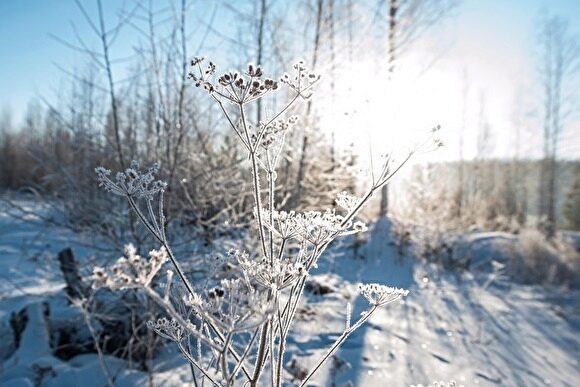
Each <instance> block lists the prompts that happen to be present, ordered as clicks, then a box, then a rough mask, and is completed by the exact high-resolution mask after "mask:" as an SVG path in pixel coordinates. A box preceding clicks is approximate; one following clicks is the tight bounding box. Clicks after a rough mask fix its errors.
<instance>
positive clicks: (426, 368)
mask: <svg viewBox="0 0 580 387" xmlns="http://www.w3.org/2000/svg"><path fill="white" fill-rule="evenodd" d="M24 204H25V205H29V206H31V207H32V208H34V206H35V204H34V203H28V204H27V203H24ZM7 211H8V210H7V209H6V208H1V207H0V361H1V365H0V386H34V385H39V386H63V387H66V386H104V385H106V383H107V380H106V377H105V376H104V373H103V371H102V369H103V367H107V368H108V369H109V372H110V373H111V374H113V375H115V376H116V379H115V385H122V386H130V385H143V384H147V383H148V381H149V377H150V375H147V374H145V373H144V372H141V371H136V370H131V369H128V367H127V364H126V363H125V362H124V361H122V360H119V359H115V358H112V357H109V356H105V357H104V358H103V359H101V361H100V360H99V357H98V356H97V355H96V354H84V355H80V356H76V357H74V358H72V359H71V360H69V361H66V362H65V361H62V360H60V359H57V358H56V357H54V356H53V353H52V350H51V348H50V346H49V345H48V338H47V332H46V326H45V324H44V320H45V319H46V316H45V313H46V311H45V308H44V306H43V305H45V304H43V302H45V303H46V304H47V305H48V306H49V309H50V313H51V314H55V313H56V314H58V313H61V314H64V315H66V314H67V313H68V312H67V309H70V307H69V306H67V303H66V300H65V299H64V298H63V296H62V293H63V292H62V288H63V287H64V283H63V279H62V276H61V273H60V270H59V268H58V267H59V266H58V262H57V261H56V253H57V252H58V251H59V250H61V249H62V248H65V247H69V246H70V247H72V248H73V249H74V251H75V255H76V256H77V257H78V259H79V261H80V262H81V263H82V265H89V264H90V261H91V260H92V258H93V255H94V254H95V252H94V251H92V250H91V249H90V248H88V247H86V246H87V245H88V244H90V243H88V242H92V241H91V239H90V236H86V235H85V236H80V235H76V234H74V233H71V232H69V231H67V230H63V229H59V228H55V227H52V228H45V227H41V223H40V222H39V221H37V220H35V219H34V218H29V219H27V220H26V221H25V220H16V219H14V218H12V217H10V216H8V215H7V214H6V213H7ZM487 237H490V238H492V237H493V236H487ZM498 238H499V237H498ZM501 243H502V244H505V243H509V241H507V242H506V240H505V238H504V239H502V241H501ZM345 246H348V243H345V244H343V245H342V246H339V247H336V248H335V249H334V254H333V258H332V259H328V260H326V261H324V262H323V263H321V265H320V268H319V269H317V271H316V272H315V273H314V275H313V276H312V278H311V281H312V282H317V283H320V284H324V285H326V286H327V287H329V290H330V293H328V294H326V295H314V294H309V295H308V298H309V303H308V305H305V306H303V307H301V309H300V310H299V312H298V316H299V320H298V322H297V324H296V325H295V326H294V330H293V334H292V335H291V337H290V338H289V344H288V346H289V349H290V352H291V353H292V354H293V357H292V358H290V357H288V359H287V363H288V364H292V366H293V367H289V368H291V369H292V370H293V371H296V369H297V368H298V369H299V368H301V367H304V368H309V366H311V365H312V364H313V363H314V362H315V360H316V359H317V358H318V357H319V356H320V355H321V353H322V352H321V349H323V348H325V347H327V346H328V345H329V344H330V343H332V342H333V341H334V340H335V339H336V337H338V335H340V334H341V333H342V331H343V329H344V325H345V311H346V305H347V303H348V302H351V303H352V304H353V320H354V319H355V318H356V317H357V315H358V314H359V313H360V312H361V311H362V308H363V307H364V306H365V303H364V302H363V300H362V299H361V297H359V296H358V295H357V292H356V287H357V284H358V283H359V282H361V281H363V282H379V283H384V284H388V285H392V286H399V287H406V288H409V289H410V290H411V294H410V295H409V296H408V297H407V298H406V299H404V301H402V302H401V303H396V304H391V305H389V306H388V307H386V308H384V309H382V310H380V311H378V312H377V313H376V314H375V315H374V316H373V317H372V318H371V319H370V322H369V323H368V324H366V325H364V326H363V327H362V328H361V329H360V330H358V331H356V332H355V333H354V334H353V336H351V337H350V338H349V339H348V341H347V342H346V343H345V344H344V346H343V347H342V348H341V349H340V350H339V351H338V352H337V354H336V358H337V360H336V361H334V364H335V365H339V364H340V363H341V362H340V359H341V360H345V361H346V362H347V364H344V365H342V366H337V367H334V369H333V367H331V365H332V364H331V363H332V362H329V363H328V365H327V366H326V367H324V369H323V370H321V371H320V373H319V374H318V375H317V377H315V378H314V383H316V384H317V385H321V386H331V385H336V386H342V385H346V384H347V383H348V382H349V381H350V383H351V384H352V385H354V386H395V387H396V386H409V385H411V384H419V383H423V384H428V383H430V382H432V381H435V380H452V379H453V380H456V381H457V382H458V384H462V385H465V386H475V385H479V386H518V387H519V386H526V387H527V386H545V385H550V386H570V387H573V386H577V385H578V383H580V371H579V370H580V364H579V359H580V313H579V306H580V302H579V301H580V293H579V292H578V291H566V292H558V293H556V292H548V291H547V290H545V289H543V288H541V287H539V286H524V285H519V284H515V283H512V282H510V281H509V280H508V279H507V278H505V277H502V276H501V275H498V274H497V273H494V272H492V273H490V272H488V271H481V272H477V273H475V274H474V273H463V274H457V273H445V272H441V271H440V270H437V269H436V268H434V267H430V266H428V265H424V264H419V263H417V262H416V261H413V260H411V259H409V258H405V257H399V256H398V255H397V253H396V252H395V250H394V249H393V248H392V247H391V246H390V245H389V243H388V237H387V230H386V229H385V227H384V225H382V224H379V225H378V226H377V228H376V229H374V230H371V231H370V234H369V242H368V243H365V244H363V246H362V247H360V249H359V251H358V254H357V255H358V257H359V258H354V257H353V254H352V249H350V248H347V247H345ZM493 253H495V254H499V253H500V252H499V251H496V252H493ZM25 307H27V308H28V316H29V317H28V318H29V321H28V323H27V327H26V329H25V330H24V332H23V334H22V337H21V338H20V343H19V346H16V344H15V343H13V342H11V340H12V341H13V339H12V338H10V337H9V336H10V335H9V333H10V332H11V331H10V324H9V322H8V321H9V319H10V316H11V314H12V313H14V312H18V311H20V310H22V309H23V308H25ZM170 348H171V346H169V347H168V350H167V351H166V352H165V353H164V354H163V355H162V356H160V358H159V359H158V361H157V362H156V368H155V373H154V375H152V381H153V382H154V384H155V385H165V386H180V385H183V384H184V383H188V382H189V381H190V379H189V377H190V376H189V375H190V374H189V371H188V368H187V366H186V365H185V363H184V361H183V360H182V359H181V358H180V357H179V356H178V355H177V354H176V353H175V351H172V350H171V349H170ZM287 376H288V377H289V378H290V373H288V374H287ZM333 383H335V384H333Z"/></svg>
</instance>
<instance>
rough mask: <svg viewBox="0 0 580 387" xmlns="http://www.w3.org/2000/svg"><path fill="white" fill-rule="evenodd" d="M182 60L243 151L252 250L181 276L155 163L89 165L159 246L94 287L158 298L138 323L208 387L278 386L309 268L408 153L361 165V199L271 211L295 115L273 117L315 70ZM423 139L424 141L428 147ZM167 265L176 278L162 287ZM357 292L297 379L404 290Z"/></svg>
mask: <svg viewBox="0 0 580 387" xmlns="http://www.w3.org/2000/svg"><path fill="white" fill-rule="evenodd" d="M191 64H192V67H193V71H192V73H191V74H190V78H191V79H192V80H193V82H194V83H195V85H196V86H197V87H199V88H201V89H203V90H205V91H206V92H207V94H208V96H209V98H211V99H213V100H214V101H215V103H216V104H217V106H218V107H219V109H220V110H221V112H222V113H223V115H224V117H225V121H226V122H227V124H228V126H229V127H230V129H231V130H232V131H233V133H234V134H235V136H236V137H237V139H238V140H239V142H240V144H241V145H242V147H243V148H244V149H245V151H246V156H247V160H248V164H249V169H250V171H251V174H250V179H251V181H250V185H251V187H252V196H253V201H254V217H255V222H254V223H255V228H254V230H255V234H256V238H255V239H256V240H257V241H258V242H257V247H256V248H250V249H248V250H245V249H244V248H242V247H240V248H239V249H232V250H231V251H229V253H228V254H227V256H225V257H222V259H223V262H224V263H226V264H227V267H229V268H230V270H229V272H228V273H227V275H223V276H222V279H221V280H219V281H215V282H214V283H211V281H206V283H205V284H203V285H202V284H195V285H194V284H192V283H191V282H190V279H189V278H188V277H187V275H186V272H185V271H184V269H183V268H182V266H181V263H180V262H179V261H178V259H177V257H176V256H175V255H174V253H173V251H172V249H171V247H170V246H169V242H168V238H167V236H166V225H167V223H166V211H165V209H164V193H165V190H166V188H167V185H166V184H165V183H164V182H162V181H160V180H156V174H157V173H158V171H159V165H154V166H153V167H151V168H149V169H146V170H140V169H139V168H140V167H139V164H138V163H137V162H133V163H132V164H131V166H130V167H129V168H127V169H125V170H124V171H120V172H118V173H116V175H115V176H114V177H112V176H111V172H110V171H109V170H107V169H105V168H102V167H99V168H97V169H96V172H97V177H98V181H99V184H100V185H101V186H102V187H103V188H104V189H105V190H107V191H109V192H111V193H113V194H116V195H119V196H121V197H124V198H125V199H126V200H127V202H128V203H129V206H130V207H131V208H132V209H133V210H134V212H135V214H136V215H137V217H138V218H139V219H140V221H141V222H142V223H143V225H144V226H145V227H146V228H147V230H148V231H149V232H150V233H151V235H152V236H153V237H154V238H155V240H156V241H157V243H159V244H160V248H159V249H158V250H154V251H152V252H151V253H150V254H149V256H150V257H149V259H146V258H143V257H141V256H139V255H138V254H137V252H136V250H135V249H134V248H128V249H127V252H126V256H125V257H123V258H121V259H119V260H118V261H117V263H116V264H115V265H113V266H112V267H111V268H110V269H104V268H95V269H94V275H93V279H94V285H95V286H97V287H99V286H104V287H109V288H113V289H124V288H138V289H141V290H142V291H143V292H144V293H145V294H147V295H148V296H149V297H150V298H151V299H152V300H153V301H154V302H156V303H157V304H158V305H159V306H160V307H162V309H163V310H164V311H165V313H166V314H167V317H164V318H161V319H160V320H158V321H152V322H150V328H151V329H153V330H154V331H155V332H157V333H158V334H159V335H161V336H163V337H165V338H168V339H170V340H172V341H174V342H175V343H176V345H177V347H178V348H179V350H180V351H181V353H182V354H183V356H184V357H185V358H186V359H187V360H188V361H189V363H191V365H192V372H193V373H194V375H193V376H194V378H196V379H197V380H202V379H207V380H209V381H210V382H211V383H212V384H214V385H217V386H232V385H250V386H257V385H265V384H271V385H273V386H280V385H281V384H282V382H283V380H284V377H285V375H284V373H283V366H284V358H285V353H286V342H287V339H288V336H289V335H290V334H291V331H290V329H291V327H292V323H293V321H294V319H295V316H296V311H297V309H298V307H299V304H300V302H301V300H302V295H303V293H304V290H305V284H306V279H307V278H308V276H309V273H310V272H311V270H312V269H314V268H316V267H317V263H318V261H319V259H320V257H321V256H322V254H323V253H324V252H325V250H326V249H327V248H328V246H329V245H330V244H331V243H332V242H333V240H335V239H336V238H338V237H340V236H344V235H350V234H355V233H359V232H361V231H364V230H365V229H366V227H365V225H364V224H363V223H361V222H359V221H357V220H356V215H357V213H358V212H359V211H360V209H361V208H362V207H363V206H364V205H365V204H366V203H367V202H368V200H369V199H370V198H371V197H372V196H373V195H374V193H375V192H377V191H378V190H380V188H381V187H382V186H384V185H385V184H387V183H388V182H389V181H390V179H391V178H392V176H393V175H394V174H395V173H397V171H398V170H399V169H400V168H401V167H402V166H403V165H404V164H405V163H406V162H407V161H408V160H409V158H410V157H411V156H412V154H413V153H414V150H413V151H410V152H409V153H408V154H407V155H406V156H405V157H404V158H403V159H402V160H401V161H400V162H398V163H397V164H396V165H393V164H394V163H393V160H392V159H387V160H385V162H384V163H383V165H381V167H380V171H378V173H377V172H376V171H373V173H372V182H371V184H370V186H369V187H368V189H367V190H366V192H365V194H364V195H363V196H362V197H356V196H354V195H352V194H350V193H342V194H340V195H339V196H338V197H337V200H336V204H337V206H338V208H340V210H335V209H332V210H330V209H328V210H323V211H308V212H304V213H300V212H294V211H280V210H279V207H277V204H276V200H275V198H276V192H277V189H278V185H279V184H280V183H279V182H278V180H277V173H276V169H277V166H278V163H279V160H280V154H281V152H282V149H283V147H284V142H285V136H286V134H287V133H288V132H289V131H290V130H292V127H293V126H295V125H296V124H297V122H298V118H297V117H295V116H290V117H286V116H285V115H286V114H287V113H288V112H289V110H290V109H291V107H292V106H293V105H294V104H295V103H296V102H297V101H299V100H303V99H308V98H310V97H311V89H312V87H313V86H314V85H315V84H316V83H317V82H318V81H319V76H318V75H316V74H314V73H312V72H310V71H308V69H307V68H306V67H305V65H304V63H303V62H299V63H298V64H296V65H295V66H294V74H293V75H289V74H285V75H284V76H283V77H281V79H280V80H278V81H275V80H273V79H268V78H265V79H264V78H263V71H262V68H261V67H259V66H254V65H249V66H248V68H247V70H246V71H245V72H243V73H240V72H227V73H225V74H222V75H221V76H216V74H215V73H216V67H215V65H214V64H213V63H212V62H205V61H204V60H203V59H202V58H196V59H194V60H193V61H192V63H191ZM281 86H285V89H287V92H288V95H289V101H288V102H287V103H286V104H284V105H283V106H282V107H281V108H280V109H279V110H278V111H277V113H275V114H274V115H273V116H272V117H271V118H270V119H268V120H264V121H260V122H257V123H252V122H251V121H250V119H249V118H248V109H249V108H250V106H251V104H252V103H254V102H256V101H257V100H259V99H260V98H263V97H265V96H267V95H270V94H273V93H275V92H277V91H279V90H280V89H282V87H281ZM435 132H436V129H435V130H433V133H435ZM432 140H433V142H431V141H430V145H433V144H434V145H438V144H440V143H439V142H438V140H435V139H432ZM166 260H168V261H169V262H170V263H171V265H172V267H173V268H172V270H170V271H168V272H167V273H168V274H167V284H166V285H165V288H164V289H159V288H158V287H157V286H156V285H155V284H154V281H153V279H154V277H155V276H156V275H157V274H158V272H159V271H160V270H161V268H162V267H163V264H164V262H165V261H166ZM174 273H175V274H176V276H177V277H178V279H179V281H180V285H176V284H174V285H172V279H173V277H174ZM172 290H173V291H172ZM360 292H361V294H362V296H363V297H364V298H366V300H367V301H368V308H367V309H366V310H365V311H364V312H363V313H362V314H361V315H360V317H358V318H356V319H353V321H351V313H350V310H351V309H350V306H346V309H347V314H346V316H345V320H346V322H345V329H344V331H343V332H342V334H340V335H339V336H338V338H337V339H336V341H335V342H334V343H333V344H332V345H331V346H330V347H329V348H328V349H326V351H325V353H324V355H323V356H322V357H321V358H320V359H319V360H318V361H317V362H316V363H315V366H314V367H313V368H312V369H311V370H308V371H307V372H305V373H304V374H303V375H302V381H301V385H305V384H306V383H307V382H308V381H309V380H310V379H311V378H312V376H313V375H314V374H315V373H316V372H317V371H318V370H319V369H320V368H321V367H322V366H323V365H324V364H325V363H326V361H327V360H329V359H331V358H332V355H333V354H334V353H335V352H336V350H337V349H338V348H339V347H340V345H341V344H342V343H343V342H344V341H345V340H346V339H347V338H348V337H349V336H350V335H351V334H352V332H354V331H355V330H356V329H357V328H359V327H360V326H361V325H362V324H363V323H364V322H365V321H367V320H368V319H369V318H370V317H371V316H372V315H373V313H374V312H375V311H376V310H377V309H378V308H380V307H383V306H385V305H387V304H389V303H391V302H393V301H395V300H397V299H399V298H401V297H403V296H405V295H407V291H406V290H403V289H398V288H391V287H388V286H384V285H379V284H370V285H369V284H361V286H360ZM353 318H354V316H353ZM266 375H267V376H266Z"/></svg>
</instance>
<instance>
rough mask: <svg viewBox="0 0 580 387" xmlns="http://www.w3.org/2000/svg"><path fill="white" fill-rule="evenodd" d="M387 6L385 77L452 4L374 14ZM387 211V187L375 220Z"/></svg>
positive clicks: (445, 0) (408, 5) (414, 3)
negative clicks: (386, 67)
mask: <svg viewBox="0 0 580 387" xmlns="http://www.w3.org/2000/svg"><path fill="white" fill-rule="evenodd" d="M385 3H387V6H386V8H387V20H388V59H387V60H388V77H389V79H392V78H393V77H394V73H395V66H396V61H397V60H398V58H399V56H400V55H401V54H402V52H404V51H405V50H407V49H408V48H410V46H411V44H412V42H413V41H415V40H416V39H417V38H419V37H420V36H421V35H422V34H423V33H424V32H425V31H427V30H428V29H429V28H430V27H432V26H433V25H434V24H436V23H437V22H439V21H440V20H441V19H442V18H443V17H445V16H447V15H448V14H449V12H450V11H451V10H452V9H453V8H454V6H455V4H456V1H455V0H380V1H379V6H378V11H379V13H380V11H381V10H382V8H383V7H384V4H385ZM388 209H389V187H388V186H383V188H382V189H381V202H380V208H379V216H381V217H384V216H386V215H387V214H388Z"/></svg>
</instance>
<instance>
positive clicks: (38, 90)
mask: <svg viewBox="0 0 580 387" xmlns="http://www.w3.org/2000/svg"><path fill="white" fill-rule="evenodd" d="M278 1H279V0H278ZM82 3H83V4H85V5H86V8H87V10H88V12H90V13H92V14H93V15H95V14H96V6H95V2H94V1H82ZM123 4H131V2H126V1H121V0H108V1H107V0H104V1H103V5H104V9H105V15H106V20H108V21H112V20H115V18H116V12H117V9H118V8H119V7H120V6H121V5H123ZM214 4H216V2H214V1H210V0H198V1H197V2H195V3H194V8H193V9H192V12H193V13H195V15H196V16H194V17H197V15H200V14H206V15H207V14H208V13H210V12H211V10H212V9H213V7H214ZM222 4H223V3H222ZM230 4H235V1H231V2H230ZM217 7H218V12H225V9H223V5H221V6H220V5H218V6H217ZM220 7H221V8H220ZM542 9H546V10H550V11H551V12H552V13H556V14H561V15H563V16H566V17H567V18H568V19H569V22H570V26H571V27H572V28H573V29H576V31H575V32H576V33H578V32H579V31H578V28H579V25H580V23H579V22H580V1H574V0H552V1H542V0H511V1H510V0H465V1H463V2H462V4H461V6H460V8H459V9H458V11H457V16H456V17H454V18H453V19H452V20H451V21H450V22H448V23H446V24H445V26H443V27H441V28H437V29H435V30H433V32H432V36H431V39H433V40H441V41H445V42H447V44H448V48H447V49H446V52H445V53H444V56H443V58H442V61H443V63H444V65H446V66H447V69H448V71H449V69H451V70H450V71H456V72H461V69H462V68H468V69H469V73H470V78H471V82H472V83H473V87H474V88H476V89H477V88H480V89H481V88H483V89H485V90H486V91H485V92H486V97H487V99H488V100H489V101H490V102H489V105H490V106H489V109H490V114H493V113H494V112H495V110H497V109H500V110H501V106H502V105H506V104H507V103H508V101H509V100H510V99H511V98H512V97H513V95H512V94H513V85H511V84H513V83H514V82H513V81H514V80H517V79H518V77H522V76H523V75H524V74H527V75H533V74H532V73H533V65H531V63H530V59H531V58H532V56H531V54H532V53H533V47H534V39H535V36H534V29H533V27H534V21H535V20H537V19H538V17H539V15H540V12H541V10H542ZM111 23H112V22H111ZM73 25H74V27H75V28H76V30H77V31H78V34H79V35H81V36H84V37H89V38H88V39H87V42H88V43H89V45H91V46H92V47H95V46H96V45H97V44H98V42H97V41H96V40H95V39H94V37H93V36H92V35H91V31H90V29H89V27H88V25H87V24H86V23H85V22H84V20H83V16H82V14H81V12H80V11H79V9H78V8H77V6H76V5H75V3H74V1H72V0H19V1H15V0H0V59H1V60H0V108H1V107H6V106H7V107H9V108H10V109H11V110H12V112H13V117H14V121H19V120H20V118H21V117H22V115H23V112H24V111H25V110H26V106H27V104H28V101H30V99H31V98H33V97H35V96H38V95H41V96H44V97H46V98H47V99H49V100H52V99H53V98H55V95H56V94H58V89H59V86H60V85H62V84H63V80H66V76H65V75H64V74H63V73H62V71H61V70H59V69H58V67H57V66H56V64H58V65H60V66H62V67H63V68H65V69H67V70H68V71H74V69H75V68H82V66H83V63H86V57H84V56H83V55H81V54H79V53H77V52H75V51H73V50H71V49H69V48H67V47H65V46H64V45H62V44H61V43H59V42H57V41H56V40H55V39H54V38H52V37H51V36H50V35H51V34H52V35H56V36H59V37H62V38H63V39H66V40H74V29H73ZM217 27H218V28H219V24H218V26H217ZM135 37H136V33H135V31H134V30H132V29H131V27H127V28H126V30H125V32H124V34H123V35H122V38H121V39H119V41H118V42H116V44H115V47H114V48H115V53H116V54H121V53H123V54H124V53H131V52H132V45H133V44H134V43H135ZM215 42H216V44H217V45H219V39H217V40H215ZM213 49H216V47H214V48H213ZM217 49H218V50H219V47H217ZM507 83H511V84H510V87H507V86H506V84H507ZM496 105H497V106H496ZM498 114H499V115H500V116H502V115H503V116H506V115H507V114H508V112H507V110H506V111H504V112H502V113H498ZM502 120H503V121H504V122H502ZM506 121H507V118H503V119H500V120H499V122H497V123H496V126H499V127H500V128H501V126H502V125H507V123H506Z"/></svg>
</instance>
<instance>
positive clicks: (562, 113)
mask: <svg viewBox="0 0 580 387" xmlns="http://www.w3.org/2000/svg"><path fill="white" fill-rule="evenodd" d="M539 45H540V50H541V55H542V60H541V64H540V68H539V71H540V77H541V80H542V87H543V110H544V118H543V159H542V162H541V166H540V184H539V214H540V218H541V219H542V223H543V228H544V231H545V233H546V235H547V236H548V237H553V236H554V233H555V230H556V223H557V218H556V215H557V214H556V205H557V203H556V201H557V195H556V185H557V181H556V180H557V157H558V146H559V139H560V136H561V134H562V131H563V128H564V123H565V120H566V118H567V117H568V116H569V115H570V114H571V113H572V112H573V111H574V110H575V109H576V108H577V106H575V105H574V103H575V102H577V94H576V93H577V90H573V91H572V93H574V94H572V95H567V94H566V92H567V90H568V89H567V87H569V86H570V85H569V84H568V83H567V82H569V81H570V80H571V79H572V77H573V76H574V75H575V74H576V73H577V72H578V70H579V69H580V49H579V47H578V42H577V40H576V38H575V36H572V35H571V33H570V32H569V31H568V25H567V23H566V21H565V20H564V19H562V18H561V17H558V16H547V17H545V18H544V20H543V21H542V24H541V29H540V41H539Z"/></svg>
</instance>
